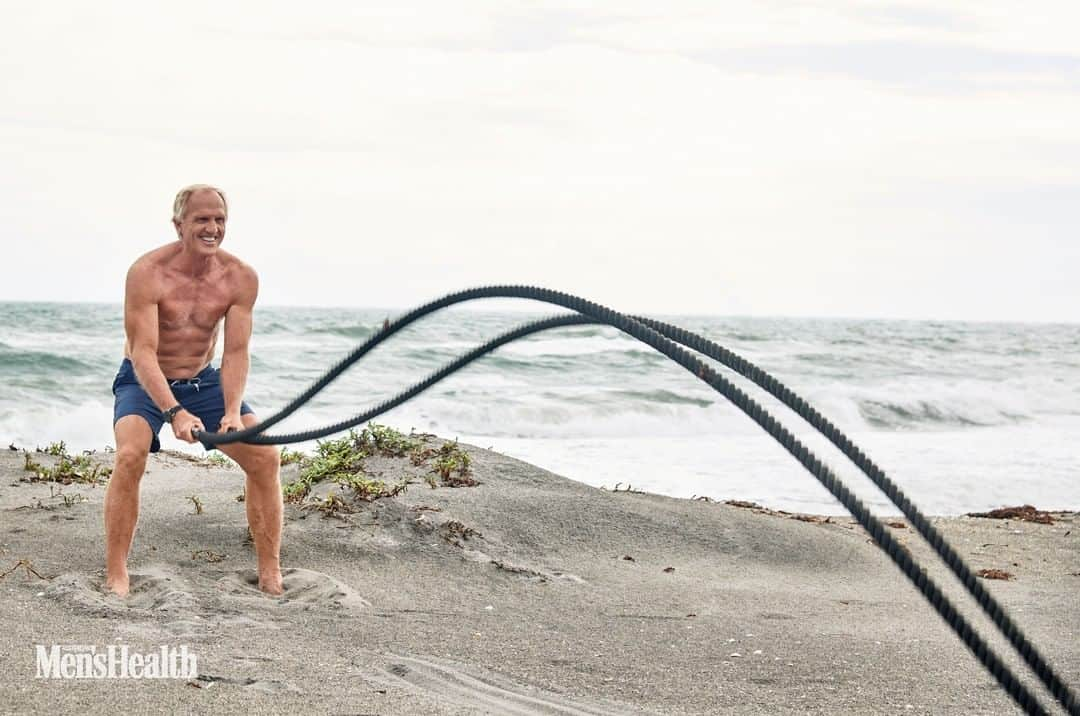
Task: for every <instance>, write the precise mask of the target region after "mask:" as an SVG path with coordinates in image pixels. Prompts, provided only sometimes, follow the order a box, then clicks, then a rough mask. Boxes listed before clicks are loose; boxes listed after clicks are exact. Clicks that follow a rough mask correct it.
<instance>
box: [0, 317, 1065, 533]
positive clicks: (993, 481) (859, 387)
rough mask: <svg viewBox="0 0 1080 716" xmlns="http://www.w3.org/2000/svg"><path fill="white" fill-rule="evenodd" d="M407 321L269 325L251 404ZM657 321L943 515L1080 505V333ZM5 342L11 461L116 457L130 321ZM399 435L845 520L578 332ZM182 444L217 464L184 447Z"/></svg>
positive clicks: (397, 385)
mask: <svg viewBox="0 0 1080 716" xmlns="http://www.w3.org/2000/svg"><path fill="white" fill-rule="evenodd" d="M394 315H396V312H393V311H379V310H361V309H314V308H275V307H266V308H259V309H258V310H257V312H256V320H255V332H254V335H253V337H252V347H251V351H252V361H251V363H252V366H251V375H250V378H249V381H248V390H247V393H246V399H247V400H248V402H249V403H250V404H251V405H252V406H253V407H254V408H255V410H256V412H257V413H259V414H260V415H262V416H269V415H270V414H272V413H274V412H275V411H276V410H277V409H279V408H280V407H282V406H284V405H285V404H286V403H287V402H288V401H289V400H291V399H292V398H293V397H294V396H295V395H297V394H298V393H299V392H301V391H302V390H303V389H304V388H306V387H307V386H308V385H310V384H311V383H312V382H313V381H315V380H316V379H317V378H318V377H319V376H320V375H322V373H323V372H325V371H326V370H327V369H328V368H330V367H331V366H332V365H334V364H335V363H336V362H337V361H339V360H340V359H341V358H342V357H344V356H345V355H346V354H348V353H349V352H350V351H351V350H352V349H353V348H354V347H355V346H356V345H357V344H359V343H360V342H361V341H362V340H364V339H365V338H367V337H368V336H370V335H371V334H372V333H374V332H375V331H376V330H377V329H378V328H379V326H381V324H382V322H383V320H384V319H386V318H388V317H390V318H392V317H393V316H394ZM542 315H548V314H547V313H537V314H528V315H526V314H520V313H500V312H481V311H466V310H454V309H451V310H447V311H443V312H441V313H438V314H435V315H433V316H430V317H428V318H427V319H425V320H424V321H422V322H420V323H419V324H415V325H414V327H411V328H409V329H407V330H405V331H403V332H402V333H400V334H398V335H397V336H395V337H394V338H392V339H391V340H390V341H388V342H386V343H384V344H383V345H382V346H380V347H379V348H377V349H376V350H375V351H374V352H373V353H371V354H369V355H368V356H367V357H366V358H365V359H364V360H362V361H361V362H360V363H359V364H358V365H357V366H355V367H354V368H353V369H351V370H350V371H349V372H348V373H346V374H345V375H344V376H342V378H340V379H339V380H338V381H336V382H335V383H334V384H332V385H331V386H330V387H329V388H328V389H327V390H325V391H324V392H323V393H321V394H320V395H319V396H317V398H316V399H315V400H313V401H312V402H311V403H309V404H308V406H307V407H305V408H304V409H302V410H301V411H300V412H299V413H297V414H296V415H294V416H293V417H291V418H290V419H289V420H287V421H286V422H284V423H283V424H281V425H279V426H277V427H276V428H275V429H274V431H273V432H279V433H280V432H292V431H295V430H299V429H303V428H308V427H314V426H318V425H324V424H327V423H331V422H336V421H338V420H340V419H342V418H344V417H348V416H351V415H354V414H357V413H360V412H361V411H363V410H364V409H365V408H367V407H369V406H372V405H374V404H376V403H377V402H378V401H380V400H382V399H384V398H386V397H389V396H391V395H394V394H396V393H397V392H399V391H400V390H402V389H403V388H405V387H407V386H409V385H411V384H412V383H414V382H417V381H418V380H420V379H421V378H422V377H424V376H426V375H427V374H428V373H430V372H432V371H434V370H436V369H437V368H438V367H440V366H441V365H442V364H444V363H445V362H447V361H449V360H451V359H452V358H454V357H456V356H457V355H460V354H461V353H463V352H465V351H467V350H468V349H470V348H472V347H474V346H476V345H478V344H479V343H481V342H483V341H484V340H486V339H488V338H491V337H494V336H496V335H498V334H499V333H501V332H502V331H504V330H506V329H509V328H511V327H513V326H515V325H518V324H520V323H522V322H524V321H526V320H529V319H531V318H534V317H538V316H542ZM657 318H661V319H663V320H667V321H670V322H673V323H676V324H678V325H681V326H684V327H686V328H688V329H690V330H692V331H695V332H698V333H702V334H704V335H705V336H706V337H708V338H710V339H712V340H714V341H716V342H718V343H720V344H721V345H724V346H726V347H727V348H729V349H731V350H733V351H735V352H736V353H739V354H740V355H742V356H744V357H746V358H748V359H749V360H751V361H754V362H755V363H757V364H758V365H759V366H761V367H762V368H764V369H765V370H767V371H769V372H770V373H772V374H773V375H775V376H777V377H778V378H779V379H780V380H782V381H783V382H785V383H786V384H787V385H788V386H789V387H790V388H791V389H792V390H794V391H795V392H796V393H798V394H800V395H802V396H803V397H804V398H806V399H807V400H809V401H810V402H811V403H812V404H813V405H815V406H816V407H817V408H818V410H820V411H821V412H822V413H824V414H825V416H826V417H828V418H829V419H831V420H832V421H833V422H835V423H836V424H837V425H838V426H839V427H840V428H841V429H843V430H844V431H845V432H847V433H848V434H849V436H850V437H851V438H852V439H853V440H854V441H855V442H856V443H857V444H858V445H860V446H861V447H862V448H863V449H864V450H865V451H866V452H867V453H868V454H869V455H870V457H871V458H872V459H874V460H875V461H876V462H877V463H878V464H879V465H880V466H881V467H882V468H883V469H884V470H885V471H886V473H887V474H889V476H890V477H892V478H893V479H894V480H895V481H896V482H897V483H898V484H900V485H901V486H902V487H903V488H904V489H905V491H906V492H907V493H908V495H909V496H910V497H911V498H912V499H913V500H914V501H915V503H916V504H917V505H919V506H920V507H921V508H922V509H924V510H925V511H927V512H929V513H931V514H941V515H947V514H961V513H964V512H967V511H971V510H984V509H989V508H992V507H998V506H1002V505H1006V504H1021V503H1031V504H1035V505H1036V506H1038V507H1040V508H1044V509H1051V508H1052V509H1078V508H1080V467H1078V465H1080V325H1071V324H1070V325H1043V324H990V323H960V322H920V321H864V320H813V319H767V318H725V317H714V318H710V317H700V316H694V317H678V316H657ZM0 325H2V326H3V328H2V330H0V441H2V442H3V445H4V446H6V445H8V444H15V445H17V446H19V447H34V446H36V445H44V444H46V443H48V442H51V441H55V440H64V441H66V442H67V443H68V445H69V446H70V447H71V448H74V449H101V448H102V447H104V446H106V445H111V444H112V442H113V438H112V429H111V415H112V395H111V393H110V385H111V382H112V377H113V375H114V374H115V372H116V369H117V366H118V364H119V362H120V360H121V358H122V352H123V339H124V335H123V323H122V315H121V308H120V306H119V305H96V304H41V303H0ZM729 373H730V372H729ZM733 379H734V380H735V382H736V383H738V384H739V385H740V386H742V387H744V389H746V390H747V391H748V392H750V393H751V395H753V396H755V397H756V398H757V399H758V400H759V401H760V402H762V403H764V404H765V405H766V406H767V407H768V408H769V409H770V410H771V411H772V412H773V414H774V415H775V416H776V417H778V418H779V419H780V420H781V422H783V423H784V424H785V425H787V426H788V427H789V429H791V430H792V431H793V432H795V434H796V435H798V436H799V437H800V438H801V439H802V440H803V441H804V442H806V443H807V444H808V445H809V446H810V447H811V448H812V449H813V450H814V451H815V452H816V453H817V454H818V455H819V456H821V457H822V458H824V459H825V460H826V462H828V463H829V464H830V465H831V466H832V467H833V468H834V469H835V470H836V471H837V472H838V473H839V474H840V475H841V476H842V477H843V478H844V479H845V482H847V483H848V484H849V486H850V487H852V489H854V490H855V491H856V493H857V494H858V495H859V496H860V497H861V498H862V499H864V500H865V501H867V502H869V503H870V504H871V505H872V506H873V507H875V508H877V509H878V510H879V511H880V512H882V513H885V514H895V513H897V510H896V509H895V508H894V507H892V506H891V504H890V503H889V502H888V500H887V499H886V498H885V497H884V496H883V495H881V494H880V493H879V492H878V491H877V490H876V488H874V487H873V486H872V485H871V484H870V483H869V481H868V480H866V479H865V478H864V477H862V476H861V473H859V471H858V470H857V469H856V468H854V467H853V466H851V465H850V464H849V463H848V462H847V461H846V459H845V458H844V457H843V456H842V455H840V454H839V453H838V452H837V451H836V450H835V449H833V448H832V447H831V445H829V444H828V442H827V441H825V440H824V439H823V438H820V436H818V435H817V434H816V432H815V431H814V430H813V429H812V428H810V427H809V426H808V425H806V424H805V423H803V422H802V421H801V419H799V418H798V417H797V416H796V415H794V414H793V413H791V412H790V411H788V410H787V409H786V408H784V407H783V406H782V405H780V404H779V403H778V402H776V401H775V400H773V399H772V398H770V397H769V396H768V395H767V394H765V393H764V392H763V391H761V390H760V389H758V388H756V387H755V386H753V385H751V384H749V383H748V382H747V381H744V380H742V379H741V378H738V376H733ZM378 422H383V423H386V424H389V425H392V426H394V427H397V428H399V429H402V430H405V431H408V430H409V429H416V430H419V431H425V432H434V433H436V434H438V435H440V436H443V437H448V438H455V437H456V438H459V439H461V440H462V441H464V442H468V443H472V444H475V445H479V446H481V447H489V448H492V449H495V450H497V451H499V452H503V453H505V454H508V455H513V456H515V457H518V458H521V459H524V460H527V461H529V462H532V463H534V464H537V465H540V466H542V467H545V468H547V469H550V470H552V471H554V472H557V473H560V474H562V475H566V476H567V477H570V478H573V479H576V480H580V481H582V482H585V483H588V484H591V485H596V486H605V487H614V486H615V485H620V486H621V487H626V486H631V487H632V488H633V489H641V490H645V491H648V492H656V493H661V494H666V495H672V496H677V497H694V496H706V497H710V498H714V499H743V500H752V501H755V502H758V503H760V504H763V505H766V506H769V507H773V508H777V509H787V510H797V511H803V512H814V513H821V514H838V513H842V512H843V508H842V507H841V506H840V505H839V504H838V503H836V502H835V501H834V500H833V498H832V497H831V495H829V493H828V492H827V491H826V490H825V489H824V488H823V487H821V486H820V485H819V484H818V483H817V481H816V480H815V479H814V478H813V477H812V476H811V475H810V474H809V473H807V472H806V471H805V470H804V469H803V468H802V467H801V466H800V465H799V464H798V463H796V462H795V461H794V459H793V458H791V457H790V456H789V455H788V454H787V453H786V452H785V451H784V450H783V449H782V448H781V447H780V446H779V445H777V444H776V443H775V442H774V441H773V440H772V439H771V438H770V437H769V436H768V435H766V434H765V433H764V432H763V431H762V430H761V429H760V428H758V427H757V426H756V425H755V424H754V423H752V422H751V421H750V419H749V418H747V417H746V416H744V415H743V414H742V413H741V412H740V411H738V410H737V409H736V408H734V407H732V406H731V405H730V404H728V403H727V402H726V401H725V400H724V399H723V398H722V396H720V395H719V394H717V393H715V392H714V391H713V390H712V389H710V388H709V387H708V386H706V385H704V384H703V383H701V382H700V381H698V380H696V379H695V378H693V377H692V376H691V375H689V374H688V373H687V372H686V371H685V370H683V369H682V368H680V367H678V366H676V365H674V364H673V363H671V362H670V361H668V360H667V359H666V358H664V357H663V356H661V355H659V354H657V353H655V352H653V351H652V350H651V349H650V348H648V347H646V346H644V345H642V344H640V343H638V342H636V341H634V340H633V339H630V338H627V337H625V336H624V335H622V334H621V333H619V332H618V331H616V330H615V329H612V328H607V327H597V326H582V327H573V328H566V329H560V330H556V331H550V332H547V333H542V334H537V335H534V336H532V337H530V338H528V339H525V340H522V341H519V342H517V343H514V344H512V345H509V346H506V347H504V348H502V349H500V350H499V351H498V352H496V353H495V354H492V355H490V356H488V357H486V358H484V359H482V360H480V361H478V362H476V363H474V364H472V365H471V366H470V367H468V368H466V369H465V370H464V371H461V372H459V373H457V374H455V375H453V376H451V377H450V378H449V379H447V380H445V381H444V382H442V383H440V384H438V385H436V386H435V387H433V388H432V389H430V390H429V391H428V392H426V393H424V394H422V395H420V396H418V397H417V398H414V399H413V400H412V401H410V402H409V403H407V404H405V405H403V406H401V407H399V408H397V409H395V410H393V411H391V412H390V413H387V414H386V415H384V416H383V417H382V418H380V419H379V420H378ZM162 442H163V445H164V446H165V447H171V448H177V449H184V450H189V451H195V452H201V448H198V447H193V446H188V445H186V444H184V443H181V442H179V441H176V440H175V439H174V438H173V437H172V435H171V433H169V431H168V430H167V429H166V430H163V431H162ZM300 447H302V448H303V447H307V448H309V449H310V447H311V446H310V445H307V446H300Z"/></svg>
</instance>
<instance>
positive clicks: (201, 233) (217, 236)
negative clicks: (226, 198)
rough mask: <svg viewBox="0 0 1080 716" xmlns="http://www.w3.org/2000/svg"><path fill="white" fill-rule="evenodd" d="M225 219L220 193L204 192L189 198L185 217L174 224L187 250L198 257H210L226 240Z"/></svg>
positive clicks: (198, 192)
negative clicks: (223, 240)
mask: <svg viewBox="0 0 1080 716" xmlns="http://www.w3.org/2000/svg"><path fill="white" fill-rule="evenodd" d="M225 219H226V216H225V202H223V201H222V200H221V197H220V196H218V193H217V192H216V191H208V190H202V191H197V192H195V193H194V194H192V195H191V196H190V197H189V198H188V202H187V207H186V208H185V210H184V215H183V217H181V218H180V220H179V221H177V220H174V221H173V223H174V224H175V225H176V233H177V235H178V236H179V237H180V243H182V244H184V246H185V248H187V249H189V250H191V251H194V252H195V253H196V255H210V254H213V253H215V252H216V251H217V247H218V246H220V245H221V241H222V239H224V238H225Z"/></svg>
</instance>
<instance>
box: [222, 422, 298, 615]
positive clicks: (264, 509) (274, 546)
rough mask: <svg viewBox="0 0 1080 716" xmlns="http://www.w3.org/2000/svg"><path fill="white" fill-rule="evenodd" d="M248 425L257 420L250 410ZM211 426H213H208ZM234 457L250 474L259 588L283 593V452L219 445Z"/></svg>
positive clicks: (246, 500)
mask: <svg viewBox="0 0 1080 716" xmlns="http://www.w3.org/2000/svg"><path fill="white" fill-rule="evenodd" d="M242 420H243V421H244V426H245V427H251V426H252V425H255V424H256V423H258V422H259V421H258V419H257V418H256V417H255V416H254V415H252V414H251V413H248V414H247V415H244V416H242ZM207 428H211V426H209V425H208V426H207ZM218 449H219V450H221V451H222V452H223V453H225V454H226V455H228V456H229V457H231V458H232V459H233V460H235V461H236V462H237V463H239V465H240V467H241V468H243V470H244V473H245V474H246V475H247V479H246V482H245V494H246V497H245V498H244V506H245V508H246V509H247V519H248V527H249V528H250V529H251V537H252V539H253V540H254V541H255V557H256V559H257V561H258V565H259V567H258V572H259V589H261V590H262V591H264V592H266V593H267V594H281V593H282V591H283V589H282V586H281V522H282V513H283V507H282V500H281V483H280V482H279V481H278V469H279V468H280V466H281V455H280V453H278V450H277V448H276V447H274V446H273V445H246V444H244V443H231V444H229V445H221V446H219V447H218Z"/></svg>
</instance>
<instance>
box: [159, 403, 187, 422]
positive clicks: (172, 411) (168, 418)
mask: <svg viewBox="0 0 1080 716" xmlns="http://www.w3.org/2000/svg"><path fill="white" fill-rule="evenodd" d="M183 409H184V406H182V405H180V403H177V404H176V405H174V406H172V407H171V408H169V409H168V410H166V411H163V412H162V413H161V419H162V420H164V421H165V422H166V423H171V422H172V419H173V418H175V417H176V414H177V413H179V412H180V411H181V410H183Z"/></svg>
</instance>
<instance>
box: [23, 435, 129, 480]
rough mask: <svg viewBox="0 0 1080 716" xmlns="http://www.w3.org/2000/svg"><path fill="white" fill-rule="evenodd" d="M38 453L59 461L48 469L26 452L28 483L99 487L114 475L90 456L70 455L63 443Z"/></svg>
mask: <svg viewBox="0 0 1080 716" xmlns="http://www.w3.org/2000/svg"><path fill="white" fill-rule="evenodd" d="M38 452H40V453H42V454H46V455H51V456H54V457H58V458H59V459H58V460H57V461H56V464H54V465H53V466H52V467H48V466H46V465H43V464H41V463H40V462H38V461H37V460H35V459H34V458H33V457H32V456H31V454H30V452H28V451H24V452H23V456H24V458H25V464H24V465H23V470H24V471H25V472H29V473H30V474H31V475H30V477H29V478H28V480H27V481H28V482H59V483H60V484H62V485H70V484H72V483H82V484H88V485H97V484H103V483H105V482H107V481H108V479H109V477H110V476H111V475H112V468H110V467H105V466H103V465H98V464H95V463H94V461H93V460H91V459H90V456H89V455H85V454H84V455H69V454H68V453H67V451H66V446H65V445H64V443H63V442H59V443H52V444H51V445H49V446H48V447H47V448H45V449H44V450H39V451H38Z"/></svg>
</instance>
